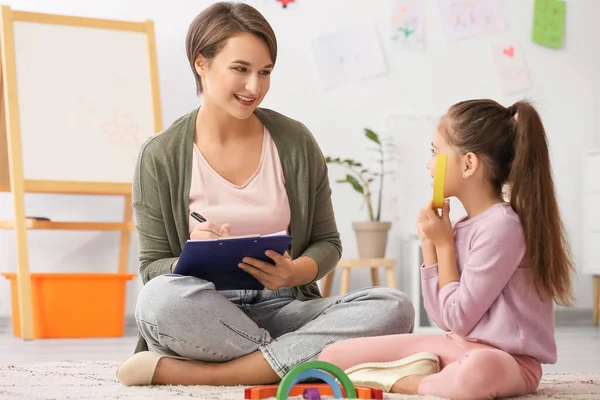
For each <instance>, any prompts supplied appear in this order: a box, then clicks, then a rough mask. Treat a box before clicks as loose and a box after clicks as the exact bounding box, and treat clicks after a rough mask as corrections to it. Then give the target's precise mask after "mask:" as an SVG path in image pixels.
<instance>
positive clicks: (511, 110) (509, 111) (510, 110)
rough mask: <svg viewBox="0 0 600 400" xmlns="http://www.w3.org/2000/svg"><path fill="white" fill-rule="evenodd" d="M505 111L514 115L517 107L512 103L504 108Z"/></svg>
mask: <svg viewBox="0 0 600 400" xmlns="http://www.w3.org/2000/svg"><path fill="white" fill-rule="evenodd" d="M506 111H507V112H508V113H509V114H510V116H511V117H514V116H515V115H516V114H517V107H515V105H514V104H513V105H512V106H510V107H507V108H506Z"/></svg>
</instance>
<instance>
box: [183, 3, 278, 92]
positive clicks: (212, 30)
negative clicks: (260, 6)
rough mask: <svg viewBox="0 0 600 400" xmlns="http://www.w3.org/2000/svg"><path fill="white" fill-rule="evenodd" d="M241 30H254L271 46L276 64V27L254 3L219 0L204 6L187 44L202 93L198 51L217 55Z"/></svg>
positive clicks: (188, 36)
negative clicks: (219, 0)
mask: <svg viewBox="0 0 600 400" xmlns="http://www.w3.org/2000/svg"><path fill="white" fill-rule="evenodd" d="M241 33H251V34H253V35H255V36H257V37H259V38H260V39H262V40H263V41H264V42H265V44H266V45H267V46H268V47H269V53H270V54H271V59H272V61H273V64H275V61H276V59H277V39H276V38H275V32H273V28H271V25H269V23H268V22H267V20H266V19H265V17H263V15H262V14H261V13H260V12H258V11H257V10H256V9H255V8H254V7H252V6H249V5H247V4H243V3H231V2H219V3H215V4H213V5H211V6H210V7H208V8H206V9H204V11H202V12H201V13H200V14H198V16H197V17H196V18H194V20H193V21H192V23H191V24H190V27H189V29H188V33H187V37H186V40H185V47H186V53H187V57H188V60H189V62H190V66H191V67H192V71H193V73H194V78H195V79H196V92H197V94H200V93H202V80H201V78H200V76H199V75H198V72H196V67H195V65H194V64H195V62H196V58H197V57H198V55H201V56H202V57H204V58H205V59H207V60H209V61H210V60H211V59H212V58H214V57H215V56H216V55H217V53H218V52H219V50H221V49H222V48H223V46H225V44H226V42H227V40H228V39H229V38H231V37H233V36H236V35H239V34H241Z"/></svg>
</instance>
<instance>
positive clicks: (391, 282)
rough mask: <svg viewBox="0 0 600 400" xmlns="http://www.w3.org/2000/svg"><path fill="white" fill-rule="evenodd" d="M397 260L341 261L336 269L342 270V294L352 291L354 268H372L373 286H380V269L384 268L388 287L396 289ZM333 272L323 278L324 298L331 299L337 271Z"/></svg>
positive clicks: (363, 259)
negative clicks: (351, 271)
mask: <svg viewBox="0 0 600 400" xmlns="http://www.w3.org/2000/svg"><path fill="white" fill-rule="evenodd" d="M395 265H396V260H395V259H393V258H355V259H341V260H340V261H339V262H338V265H337V268H336V269H338V268H339V269H341V270H342V283H341V285H340V294H345V293H348V291H349V289H350V270H351V269H352V268H370V269H371V281H372V282H373V286H380V282H379V269H378V268H384V269H385V271H386V273H387V286H388V287H390V288H396V276H395V275H394V274H395V270H394V267H395ZM336 269H334V270H332V271H331V272H330V273H329V274H327V275H326V276H325V278H323V290H322V294H323V297H329V296H330V295H331V286H332V284H333V277H334V274H335V270H336Z"/></svg>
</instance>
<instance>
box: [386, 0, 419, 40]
mask: <svg viewBox="0 0 600 400" xmlns="http://www.w3.org/2000/svg"><path fill="white" fill-rule="evenodd" d="M424 23H425V2H424V1H422V0H392V32H391V34H392V42H393V43H394V45H395V46H396V47H398V48H400V49H407V50H423V48H424V45H425V26H424Z"/></svg>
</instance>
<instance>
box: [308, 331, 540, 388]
mask: <svg viewBox="0 0 600 400" xmlns="http://www.w3.org/2000/svg"><path fill="white" fill-rule="evenodd" d="M424 351H428V352H432V353H434V354H436V355H437V356H438V357H439V359H440V368H441V371H440V372H439V373H436V374H433V375H429V376H425V377H415V376H407V377H406V378H404V379H400V380H399V381H398V382H397V383H396V384H394V386H392V391H393V392H404V391H405V390H406V388H407V387H410V386H411V384H413V383H414V384H415V388H414V389H413V390H414V391H415V393H413V394H420V395H434V396H439V397H445V398H451V399H486V398H494V397H507V396H520V395H524V394H528V393H533V392H535V390H536V388H537V386H538V384H539V381H540V379H541V375H542V369H541V365H540V363H539V362H538V361H536V360H535V359H533V358H531V357H527V356H512V355H510V354H508V353H506V352H504V351H502V350H499V349H496V348H494V347H492V346H488V345H486V344H482V343H474V342H469V341H466V340H465V339H463V338H461V337H458V336H456V335H453V334H445V335H427V334H402V335H387V336H378V337H367V338H358V339H348V340H342V341H339V342H336V343H334V344H332V345H329V346H328V347H326V348H325V349H324V350H323V351H322V352H321V355H320V356H319V360H321V361H327V362H330V363H332V364H335V365H337V366H338V367H340V368H341V369H343V370H346V369H348V368H350V367H352V366H355V365H357V364H363V363H370V362H389V361H395V360H399V359H402V358H404V357H408V356H410V355H413V354H416V353H420V352H424ZM403 381H405V382H403Z"/></svg>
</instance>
